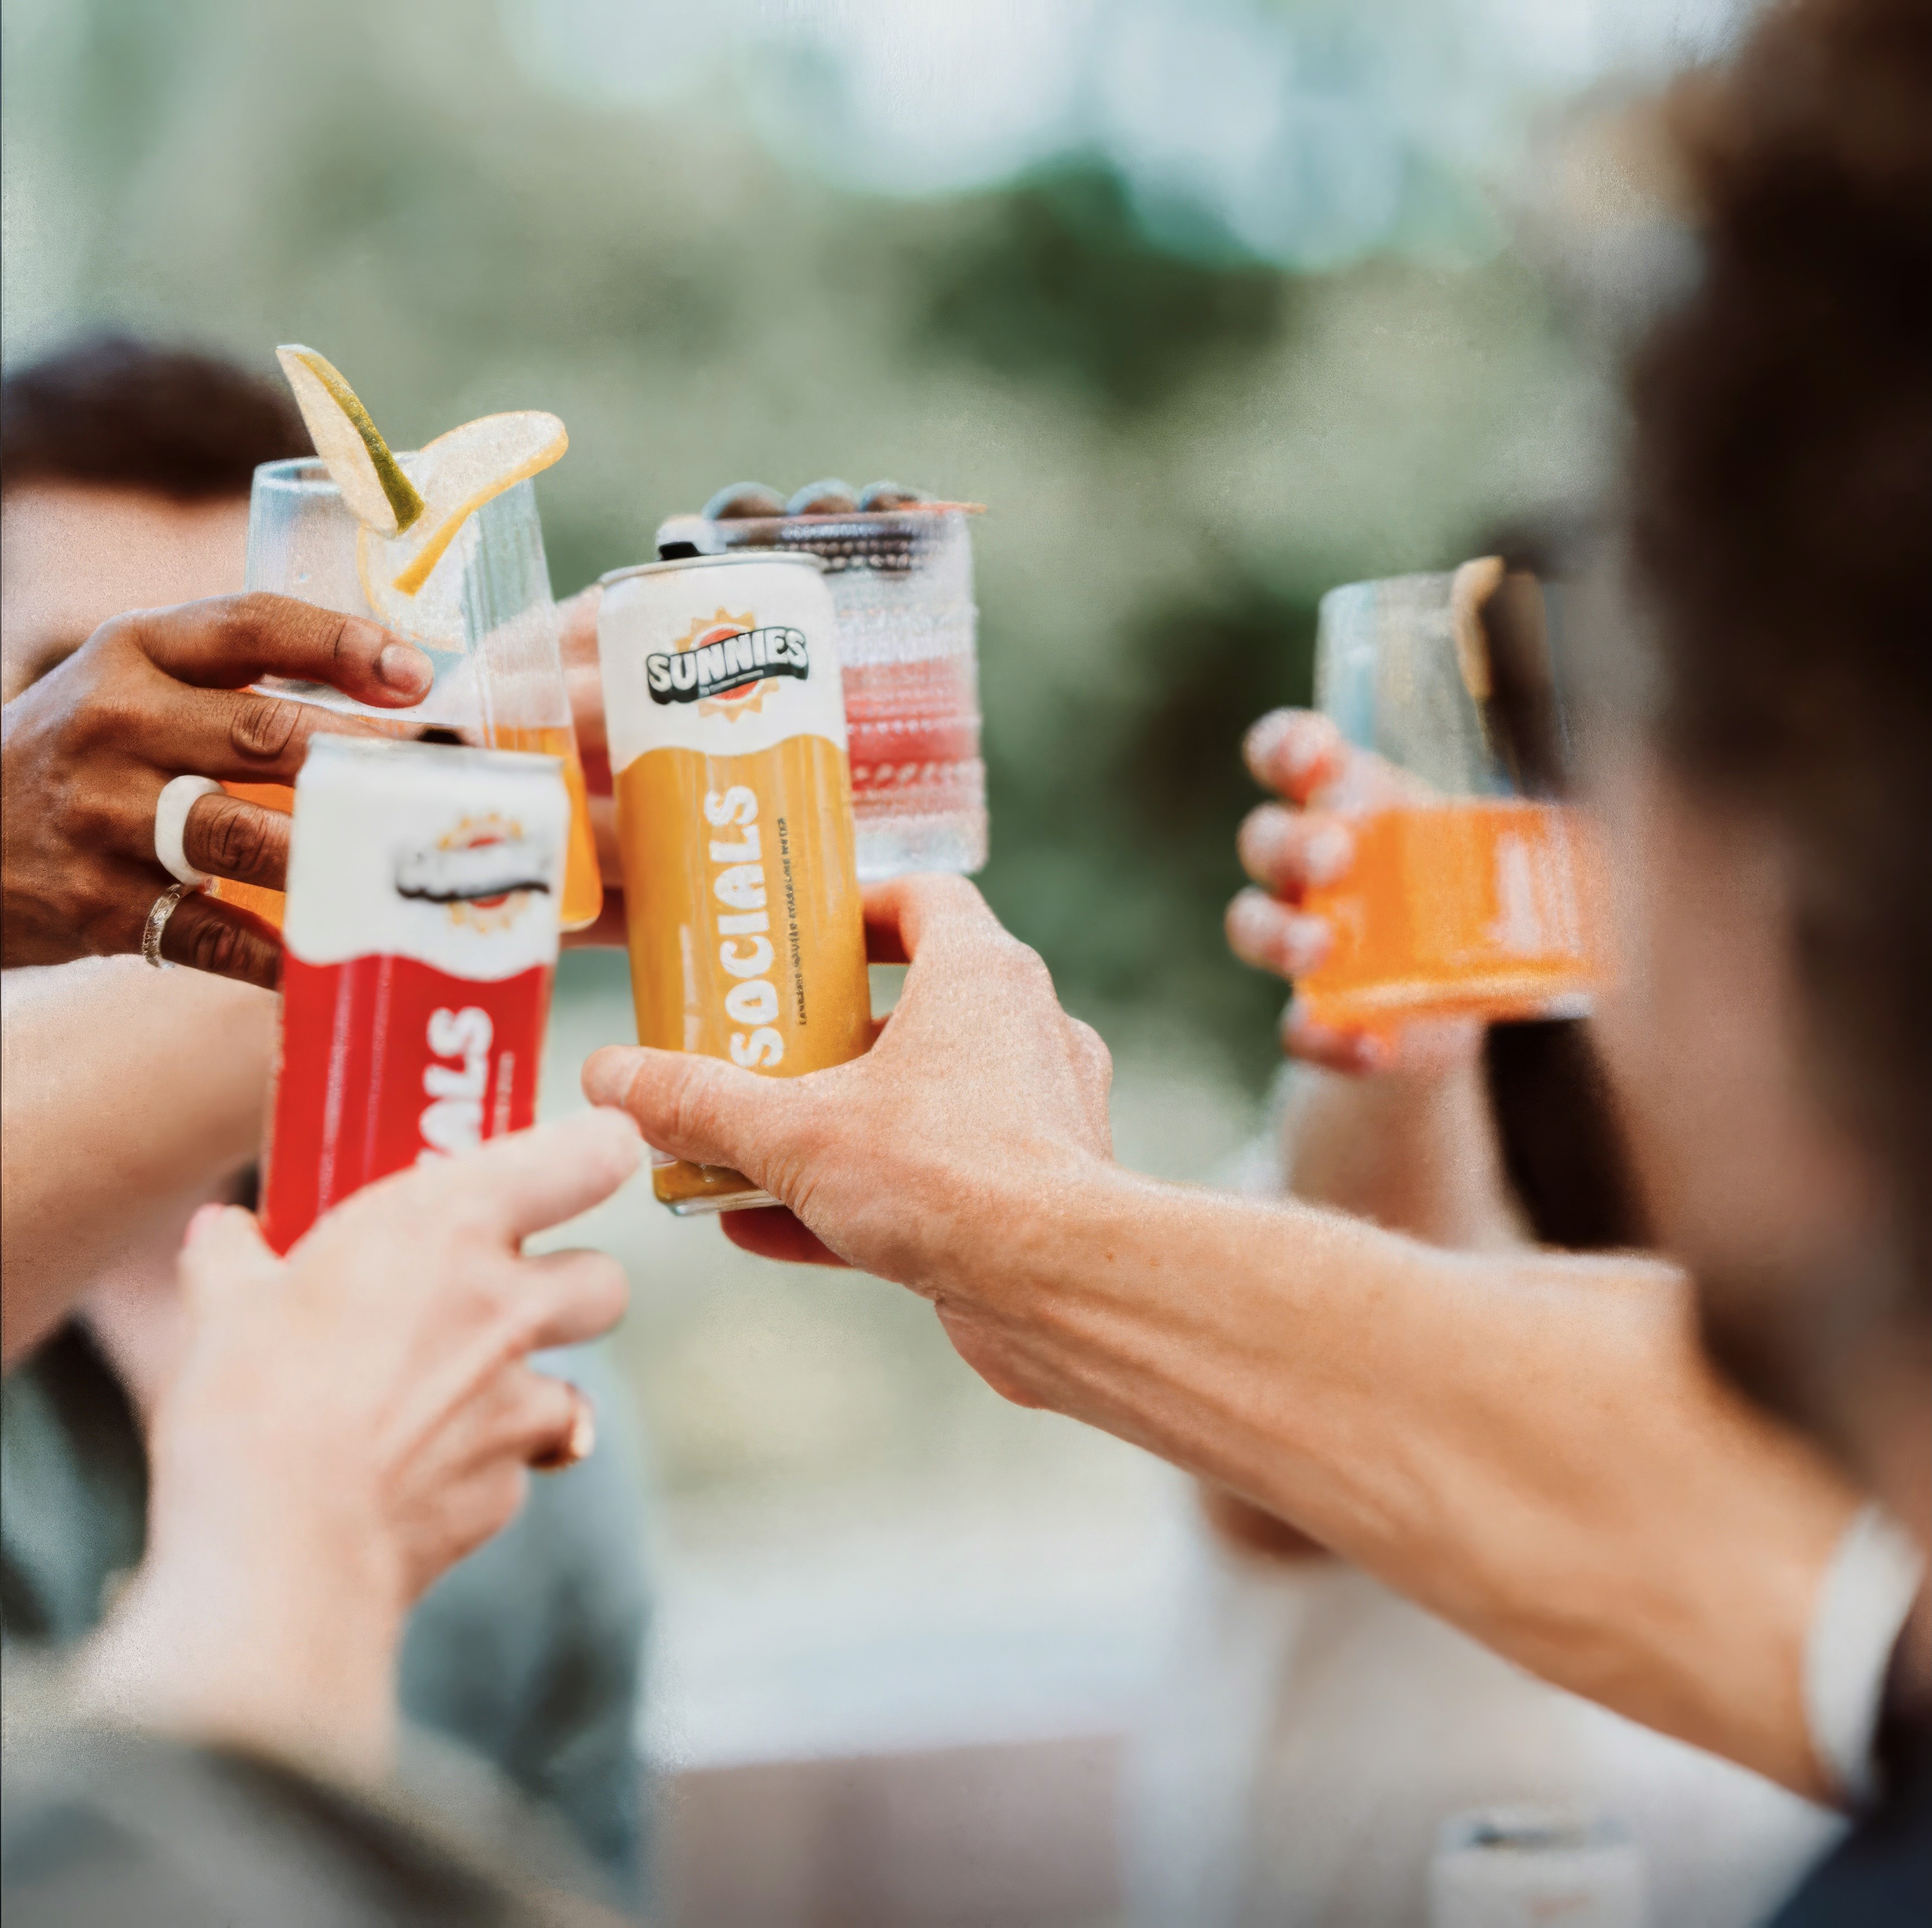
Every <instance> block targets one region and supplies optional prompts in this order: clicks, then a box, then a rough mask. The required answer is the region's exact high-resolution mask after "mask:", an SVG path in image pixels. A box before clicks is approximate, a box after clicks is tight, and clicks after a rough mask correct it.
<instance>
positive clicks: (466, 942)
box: [262, 736, 570, 1252]
mask: <svg viewBox="0 0 1932 1928" xmlns="http://www.w3.org/2000/svg"><path fill="white" fill-rule="evenodd" d="M569 827H570V798H569V794H568V791H566V790H565V787H564V778H563V770H562V764H560V763H559V761H558V760H557V759H556V758H555V757H550V756H537V755H525V754H521V753H519V752H510V751H502V750H477V749H452V748H448V747H445V746H442V745H438V744H430V743H388V742H380V741H372V740H366V739H362V738H357V737H338V736H319V737H317V738H315V740H314V742H313V743H311V745H310V746H309V752H308V758H307V759H306V761H305V762H304V763H303V765H302V773H301V775H300V776H299V777H298V778H297V779H296V789H295V824H294V830H293V841H292V843H291V846H290V853H289V885H288V908H287V917H286V921H285V922H284V926H283V932H282V936H283V944H284V952H283V964H282V1033H281V1050H280V1052H279V1053H278V1059H277V1062H276V1068H275V1083H274V1086H273V1092H272V1102H271V1105H270V1122H269V1142H268V1146H267V1148H266V1151H265V1152H264V1154H263V1188H262V1195H263V1206H262V1227H263V1233H264V1235H265V1236H266V1238H267V1239H268V1242H269V1244H270V1245H272V1246H273V1247H274V1248H275V1250H276V1251H278V1252H285V1251H287V1250H288V1249H289V1248H290V1246H291V1245H293V1244H294V1243H295V1242H296V1240H297V1239H299V1238H300V1237H301V1236H302V1234H303V1233H305V1232H306V1231H307V1230H308V1228H309V1227H311V1225H312V1224H314V1223H315V1221H316V1220H317V1218H320V1216H321V1215H322V1214H323V1212H326V1211H327V1210H328V1209H329V1207H330V1206H332V1205H335V1204H336V1203H339V1202H340V1201H341V1200H343V1199H344V1198H346V1197H348V1196H349V1194H350V1193H351V1192H353V1191H358V1190H359V1189H360V1188H362V1186H364V1185H368V1184H370V1183H371V1182H373V1181H374V1180H375V1179H380V1178H383V1177H386V1176H387V1175H388V1174H389V1173H391V1172H398V1171H401V1170H404V1168H405V1167H407V1166H410V1165H413V1164H419V1163H420V1162H421V1161H423V1160H425V1159H428V1158H441V1157H443V1156H445V1155H448V1154H449V1153H451V1152H460V1151H463V1150H466V1149H468V1148H469V1147H470V1146H474V1145H478V1144H480V1143H481V1142H482V1141H483V1140H484V1139H486V1138H493V1137H497V1136H498V1135H499V1134H501V1133H503V1132H505V1131H517V1130H520V1128H522V1127H523V1126H525V1125H528V1124H529V1123H530V1122H532V1119H534V1118H535V1115H536V1095H537V1076H538V1071H539V1070H540V1069H541V1063H542V1058H543V1038H544V1020H545V1019H546V1017H547V1015H548V1014H549V1010H550V980H551V978H552V976H553V974H554V972H555V970H556V954H557V929H558V917H557V912H558V903H559V896H560V893H561V890H562V880H563V871H562V866H563V860H564V853H565V850H566V848H568V841H567V840H568V833H569Z"/></svg>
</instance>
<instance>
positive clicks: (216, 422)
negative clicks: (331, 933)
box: [0, 338, 648, 1890]
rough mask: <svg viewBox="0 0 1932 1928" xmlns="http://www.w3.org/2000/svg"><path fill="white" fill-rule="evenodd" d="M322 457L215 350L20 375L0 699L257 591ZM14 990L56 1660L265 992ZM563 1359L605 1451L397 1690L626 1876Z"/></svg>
mask: <svg viewBox="0 0 1932 1928" xmlns="http://www.w3.org/2000/svg"><path fill="white" fill-rule="evenodd" d="M306 446H307V437H306V434H305V431H304V429H303V428H302V422H301V419H300V417H299V415H298V414H297V413H296V410H295V409H294V407H293V404H291V403H290V401H289V400H288V399H287V397H286V395H284V393H283V392H282V391H281V389H279V388H278V387H276V386H272V385H271V384H270V383H267V382H266V381H263V380H258V379H257V378H256V377H254V376H252V375H250V374H247V373H245V372H244V371H242V370H240V369H239V368H235V367H233V366H232V365H229V364H228V363H226V362H221V361H220V360H217V359H213V358H211V357H208V356H200V355H194V354H187V353H179V352H177V351H172V350H162V349H159V348H156V347H150V346H147V345H145V344H141V343H139V342H137V341H130V340H127V339H123V338H108V339H103V340H94V341H85V342H83V343H80V344H77V345H76V346H75V347H73V348H71V349H69V350H63V351H61V352H58V353H55V354H53V355H52V356H49V357H47V358H46V359H43V360H42V361H40V362H37V363H34V364H33V365H30V366H28V367H26V368H21V369H18V370H12V369H10V370H9V371H7V374H6V375H5V378H4V380H3V381H0V478H3V479H4V495H0V529H4V533H5V570H4V591H0V665H4V680H5V692H6V695H7V699H8V701H10V702H11V701H13V699H14V698H17V697H19V696H20V695H22V694H23V692H31V690H32V689H34V687H35V686H36V685H37V683H39V682H40V679H42V678H43V677H46V675H47V674H49V672H51V671H55V669H56V668H58V666H59V665H61V664H62V662H64V661H65V660H66V659H67V658H68V657H69V656H71V655H72V654H73V653H74V651H76V650H78V649H79V648H80V647H81V646H82V645H83V644H85V643H86V641H87V640H88V638H89V637H90V636H91V635H92V634H93V633H94V632H95V630H96V629H97V628H98V626H100V625H101V623H103V622H104V621H105V620H107V619H108V618H110V617H113V616H115V615H117V614H118V613H119V612H121V611H124V610H127V609H143V608H151V607H153V606H154V605H160V604H180V603H187V602H195V601H197V600H199V599H202V598H205V597H208V596H223V595H226V594H229V593H233V591H236V590H239V588H240V587H241V584H242V573H243V565H244V558H245V539H246V534H247V528H248V489H249V485H250V481H251V477H252V476H253V473H254V469H255V467H256V466H257V464H259V463H261V462H263V461H272V460H276V459H278V458H281V457H283V456H285V455H290V454H292V453H296V452H300V451H302V449H305V447H306ZM12 807H13V808H18V809H26V808H28V807H31V806H30V805H26V804H19V805H15V806H12ZM10 815H11V809H10ZM157 874H158V873H157ZM161 881H163V882H165V881H166V878H164V877H163V878H162V879H161ZM0 999H3V1000H4V1004H0V1025H4V1035H5V1077H4V1080H0V1108H4V1109H0V1119H4V1145H3V1146H0V1159H3V1160H4V1164H3V1165H0V1170H4V1176H5V1206H6V1212H5V1273H6V1286H5V1325H6V1328H7V1362H8V1374H7V1379H6V1381H5V1387H4V1392H0V1442H4V1461H0V1467H4V1484H5V1494H4V1499H5V1505H4V1524H0V1623H4V1626H5V1634H6V1637H7V1640H8V1641H9V1642H10V1643H15V1642H21V1641H29V1642H34V1643H37V1644H48V1645H51V1646H52V1647H67V1646H71V1644H74V1642H76V1641H79V1640H80V1639H82V1638H83V1637H85V1636H86V1634H87V1633H88V1632H89V1630H90V1629H92V1628H93V1627H94V1626H95V1625H96V1624H97V1623H98V1621H99V1620H100V1619H101V1616H102V1614H103V1613H104V1611H105V1610H106V1608H107V1604H108V1602H109V1601H110V1599H111V1598H112V1596H113V1593H114V1592H115V1590H116V1589H117V1588H118V1586H119V1585H120V1584H122V1582H123V1581H124V1578H125V1576H126V1575H127V1574H128V1573H129V1572H132V1571H133V1569H135V1568H136V1566H138V1565H139V1561H140V1560H141V1557H142V1549H143V1547H144V1545H145V1536H146V1527H145V1517H146V1510H147V1492H148V1452H147V1446H146V1440H145V1434H146V1430H147V1428H148V1424H149V1423H150V1422H151V1419H152V1417H153V1414H154V1410H155V1409H156V1407H157V1404H158V1403H159V1401H160V1398H161V1397H162V1395H163V1393H164V1392H165V1390H166V1387H167V1386H168V1384H169V1381H170V1380H171V1378H172V1375H173V1374H174V1371H175V1368H176V1364H177V1360H178V1354H179V1350H180V1347H181V1342H182V1328H181V1302H180V1298H179V1294H178V1289H177V1285H176V1282H175V1266H174V1254H175V1249H176V1248H177V1247H178V1244H179V1242H180V1238H181V1230H182V1227H184V1225H185V1224H186V1223H187V1221H188V1219H189V1218H190V1215H192V1214H193V1212H194V1211H195V1210H196V1208H197V1207H198V1206H200V1205H202V1203H205V1202H207V1201H208V1200H236V1199H244V1200H245V1199H248V1198H250V1197H252V1191H253V1185H254V1161H255V1157H256V1154H257V1149H258V1148H259V1146H260V1143H261V1136H262V1128H263V1104H264V1101H265V1098H266V1089H267V1083H268V1078H269V1065H270V1061H271V1059H272V1053H273V1050H274V1044H275V1022H276V1019H275V1011H276V1002H275V998H274V996H272V994H271V993H269V992H267V991H266V990H260V989H257V988H256V987H255V986H254V985H253V984H248V983H242V982H236V981H233V980H230V979H227V978H221V977H217V976H215V975H210V974H208V973H206V972H200V971H192V970H175V971H169V972H155V971H153V970H151V969H149V968H148V966H147V965H146V964H145V962H143V961H142V959H140V958H139V957H138V956H118V957H111V956H110V957H93V958H80V959H75V960H74V961H72V962H66V963H62V964H59V965H57V966H35V967H31V968H27V969H12V970H9V971H7V972H5V974H4V976H0ZM567 1370H568V1371H569V1372H570V1374H571V1375H572V1376H573V1377H575V1378H577V1379H579V1380H581V1381H582V1382H583V1383H584V1384H585V1385H586V1386H589V1387H591V1388H592V1389H593V1390H594V1392H595V1396H596V1398H597V1401H598V1406H599V1408H600V1410H601V1412H602V1413H603V1414H604V1431H605V1437H606V1450H605V1451H604V1452H601V1453H600V1454H599V1455H597V1457H596V1458H595V1459H594V1460H593V1461H591V1462H589V1464H586V1465H584V1466H583V1467H579V1468H577V1469H576V1470H573V1471H572V1472H571V1473H569V1474H568V1476H565V1477H562V1478H560V1479H554V1480H550V1481H547V1482H544V1484H543V1485H542V1486H541V1487H540V1488H538V1491H537V1492H536V1493H535V1495H534V1497H533V1498H532V1502H531V1503H530V1504H529V1506H527V1507H526V1508H525V1509H523V1512H522V1513H521V1514H520V1515H519V1516H518V1518H517V1521H516V1522H515V1523H514V1525H512V1526H511V1527H510V1528H509V1530H508V1531H507V1532H505V1533H503V1534H502V1535H500V1536H498V1537H496V1539H493V1541H492V1542H490V1544H489V1545H487V1546H485V1547H484V1548H481V1550H480V1551H478V1552H477V1553H476V1554H474V1555H472V1557H470V1558H469V1559H468V1560H464V1561H463V1562H462V1563H460V1564H459V1565H458V1566H457V1567H456V1568H455V1569H454V1570H453V1571H452V1572H451V1573H450V1575H449V1576H448V1578H446V1580H445V1581H443V1583H442V1584H440V1585H439V1586H438V1587H436V1588H435V1589H434V1590H432V1591H431V1593H430V1594H429V1596H428V1598H427V1599H425V1602H423V1604H422V1607H421V1608H420V1609H419V1611H417V1612H416V1614H414V1615H413V1617H412V1619H411V1621H410V1626H409V1630H408V1635H407V1639H406V1640H405V1642H404V1650H403V1667H402V1685H401V1697H402V1704H403V1707H404V1712H405V1713H406V1715H407V1716H408V1717H409V1719H410V1720H411V1721H413V1722H416V1723H417V1724H418V1725H419V1726H420V1727H421V1728H423V1729H425V1730H427V1731H430V1732H432V1733H435V1734H441V1735H443V1736H446V1737H449V1738H450V1739H452V1740H455V1741H458V1742H459V1743H461V1744H463V1746H466V1747H468V1748H470V1749H474V1750H475V1752H477V1753H478V1755H481V1757H482V1758H484V1759H485V1760H487V1761H489V1762H490V1763H493V1764H494V1766H495V1767H496V1768H498V1769H500V1770H501V1771H502V1773H504V1774H505V1776H508V1779H509V1780H510V1782H512V1783H513V1784H514V1785H515V1786H516V1787H517V1788H519V1789H520V1790H521V1791H522V1792H523V1794H526V1795H527V1796H528V1797H530V1798H531V1799H532V1800H536V1801H538V1802H540V1803H544V1804H547V1805H548V1806H550V1807H551V1808H553V1809H554V1810H555V1811H556V1812H557V1813H558V1814H559V1815H562V1817H563V1818H565V1820H566V1821H567V1822H568V1824H569V1825H570V1827H571V1828H572V1829H573V1830H574V1831H575V1833H577V1836H578V1837H579V1838H580V1839H581V1840H582V1841H583V1843H584V1844H585V1845H586V1848H588V1849H589V1851H590V1852H591V1853H592V1854H594V1855H595V1856H596V1857H598V1860H600V1861H601V1863H603V1864H604V1866H606V1867H607V1868H608V1869H610V1871H611V1872H612V1873H613V1876H615V1877H616V1878H617V1879H618V1880H619V1881H620V1882H621V1883H622V1884H623V1885H624V1886H625V1888H626V1889H627V1890H629V1889H634V1887H635V1886H636V1884H637V1881H638V1879H639V1876H640V1866H641V1857H642V1854H643V1809H644V1790H643V1780H642V1775H641V1770H640V1765H639V1762H638V1758H637V1749H636V1743H635V1725H636V1719H637V1709H638V1705H639V1701H640V1692H641V1685H642V1665H643V1640H644V1633H645V1629H646V1620H647V1614H648V1593H647V1587H646V1576H645V1572H644V1562H643V1551H642V1542H641V1527H642V1518H643V1499H642V1495H641V1494H640V1491H639V1482H638V1479H637V1470H636V1457H635V1455H636V1451H637V1442H636V1440H635V1439H634V1432H633V1429H632V1428H631V1425H630V1422H629V1420H628V1415H627V1404H626V1399H625V1390H624V1388H623V1386H622V1383H621V1382H619V1380H618V1379H617V1378H616V1375H615V1374H613V1372H612V1371H610V1368H608V1366H607V1365H606V1363H605V1362H604V1360H603V1359H602V1358H601V1355H599V1354H598V1353H595V1352H594V1351H591V1352H580V1353H576V1354H574V1355H573V1356H571V1359H570V1360H569V1361H568V1365H567Z"/></svg>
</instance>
